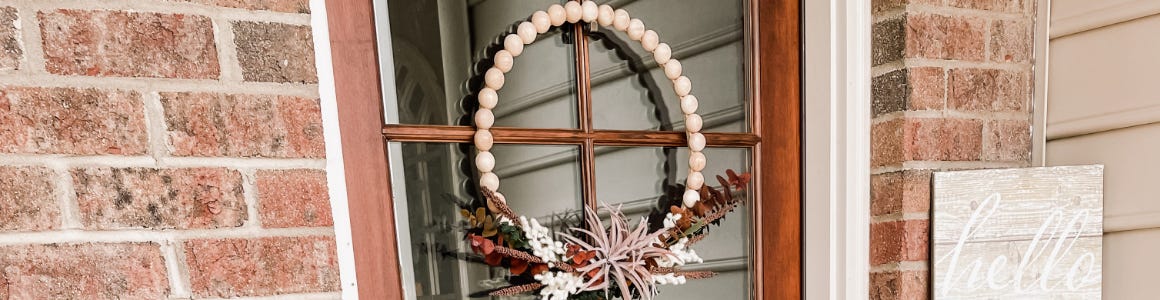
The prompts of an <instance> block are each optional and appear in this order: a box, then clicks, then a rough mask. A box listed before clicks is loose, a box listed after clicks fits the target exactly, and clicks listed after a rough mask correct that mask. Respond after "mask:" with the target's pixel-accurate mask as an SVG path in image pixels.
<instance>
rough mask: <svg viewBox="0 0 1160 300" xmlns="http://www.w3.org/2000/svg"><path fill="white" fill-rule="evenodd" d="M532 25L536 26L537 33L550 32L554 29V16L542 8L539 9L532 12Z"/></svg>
mask: <svg viewBox="0 0 1160 300" xmlns="http://www.w3.org/2000/svg"><path fill="white" fill-rule="evenodd" d="M532 25H535V26H536V33H545V32H548V30H550V29H552V17H551V16H548V13H546V12H544V11H542V10H537V11H536V12H534V13H532Z"/></svg>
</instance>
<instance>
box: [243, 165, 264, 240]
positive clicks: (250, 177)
mask: <svg viewBox="0 0 1160 300" xmlns="http://www.w3.org/2000/svg"><path fill="white" fill-rule="evenodd" d="M238 171H239V172H241V173H242V198H243V199H245V201H246V222H245V223H244V225H242V226H243V227H254V228H261V227H262V218H259V217H258V185H257V176H258V175H257V171H255V170H254V169H253V168H242V169H238Z"/></svg>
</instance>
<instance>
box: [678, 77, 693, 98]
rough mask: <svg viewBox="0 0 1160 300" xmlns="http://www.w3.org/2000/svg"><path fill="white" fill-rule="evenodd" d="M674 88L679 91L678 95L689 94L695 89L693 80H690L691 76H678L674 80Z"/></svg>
mask: <svg viewBox="0 0 1160 300" xmlns="http://www.w3.org/2000/svg"><path fill="white" fill-rule="evenodd" d="M673 90H674V91H676V92H677V96H681V97H684V96H688V95H689V92H692V91H693V81H691V80H689V77H685V76H681V77H677V79H674V80H673Z"/></svg>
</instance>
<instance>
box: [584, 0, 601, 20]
mask: <svg viewBox="0 0 1160 300" xmlns="http://www.w3.org/2000/svg"><path fill="white" fill-rule="evenodd" d="M580 9H581V14H580V19H581V20H584V22H588V23H592V21H596V17H598V16H600V7H599V6H596V2H592V1H591V0H589V1H584V3H581V4H580Z"/></svg>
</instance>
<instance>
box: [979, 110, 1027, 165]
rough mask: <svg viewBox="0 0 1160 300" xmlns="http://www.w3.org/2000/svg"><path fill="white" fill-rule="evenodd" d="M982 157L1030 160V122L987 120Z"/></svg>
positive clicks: (993, 159)
mask: <svg viewBox="0 0 1160 300" xmlns="http://www.w3.org/2000/svg"><path fill="white" fill-rule="evenodd" d="M986 135H987V136H986V137H987V138H986V139H985V140H986V141H987V143H986V145H984V146H983V159H984V160H988V161H1021V162H1030V161H1031V122H1030V121H1026V120H998V121H991V122H987V130H986Z"/></svg>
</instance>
